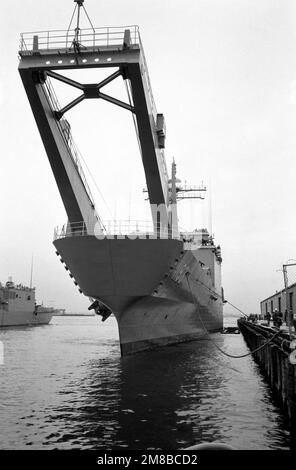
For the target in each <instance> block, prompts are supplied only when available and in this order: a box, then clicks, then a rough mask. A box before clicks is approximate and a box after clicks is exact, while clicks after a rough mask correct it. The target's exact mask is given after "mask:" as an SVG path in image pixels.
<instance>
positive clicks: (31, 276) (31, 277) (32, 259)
mask: <svg viewBox="0 0 296 470" xmlns="http://www.w3.org/2000/svg"><path fill="white" fill-rule="evenodd" d="M33 261H34V255H33V253H32V258H31V275H30V289H32V280H33Z"/></svg>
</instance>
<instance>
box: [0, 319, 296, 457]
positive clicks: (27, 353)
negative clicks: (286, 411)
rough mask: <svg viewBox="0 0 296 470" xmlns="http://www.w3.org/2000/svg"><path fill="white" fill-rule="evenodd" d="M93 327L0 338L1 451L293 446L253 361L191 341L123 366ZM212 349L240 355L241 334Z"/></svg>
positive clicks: (66, 323) (66, 322)
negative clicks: (0, 350)
mask: <svg viewBox="0 0 296 470" xmlns="http://www.w3.org/2000/svg"><path fill="white" fill-rule="evenodd" d="M95 320H96V319H92V318H89V319H87V320H86V319H83V320H78V319H72V320H70V319H58V320H56V323H55V324H54V325H52V326H48V327H46V328H40V329H31V330H28V331H11V332H8V331H7V332H6V333H5V334H3V335H2V338H3V340H4V341H5V352H6V361H5V365H4V366H2V368H1V370H0V373H1V388H0V420H1V427H0V442H1V444H0V446H1V448H12V449H18V448H36V449H40V448H50V449H54V448H57V449H68V448H71V449H73V448H79V449H81V448H83V449H119V448H128V449H141V450H144V449H168V450H169V449H180V448H183V447H187V446H190V445H194V444H198V443H202V442H224V443H226V444H229V445H231V446H232V447H234V448H237V449H287V448H289V446H290V445H291V446H294V447H293V448H295V441H294V444H293V443H292V444H291V443H290V437H289V430H288V427H287V424H286V422H285V420H284V418H283V415H282V413H281V411H280V409H279V407H278V406H277V403H276V402H275V401H274V399H273V398H272V395H271V392H270V390H269V388H268V386H267V384H266V383H265V381H264V379H263V377H262V375H260V372H259V369H258V367H257V365H256V364H255V363H254V362H253V360H252V358H251V357H247V358H244V359H240V360H234V359H230V358H228V357H225V356H222V355H221V354H220V352H219V351H218V350H217V349H216V348H215V346H214V345H213V344H212V343H210V342H209V341H195V342H192V343H187V344H180V345H177V346H170V347H167V348H163V349H162V350H158V351H154V352H146V353H145V352H144V353H140V354H137V355H134V356H129V357H126V358H123V359H121V358H120V356H119V345H118V341H117V340H114V337H115V334H116V333H115V331H116V330H115V328H116V325H115V324H114V325H112V322H110V323H109V324H107V322H106V325H105V324H104V326H103V327H101V329H100V330H99V331H98V324H97V323H95ZM215 341H217V342H218V343H219V345H220V346H221V347H222V348H223V349H224V350H226V351H228V352H231V353H233V354H240V353H244V352H246V351H247V348H246V346H245V344H244V342H243V339H242V337H241V336H240V335H219V334H217V335H215Z"/></svg>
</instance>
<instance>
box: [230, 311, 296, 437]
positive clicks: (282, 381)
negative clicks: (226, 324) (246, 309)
mask: <svg viewBox="0 0 296 470" xmlns="http://www.w3.org/2000/svg"><path fill="white" fill-rule="evenodd" d="M238 327H239V329H240V331H241V333H242V335H243V337H244V339H245V341H246V343H247V345H248V346H249V348H250V350H251V351H255V350H256V349H258V348H260V346H263V344H264V343H266V342H267V341H270V342H269V343H268V344H267V345H266V346H264V347H262V348H261V349H258V350H257V351H255V352H254V353H253V357H254V359H255V361H256V362H257V363H258V364H259V366H260V367H261V369H262V371H263V373H264V375H265V377H266V378H267V380H268V382H269V384H270V386H271V388H272V390H273V391H274V393H275V394H276V396H277V398H278V399H279V401H280V403H281V405H282V408H283V411H284V413H285V414H286V416H287V417H288V419H289V423H290V425H291V427H292V429H293V428H295V425H296V365H294V364H292V363H291V360H290V355H291V352H292V351H293V349H294V345H295V343H294V344H293V343H292V341H293V339H295V336H294V335H293V337H291V336H290V335H289V334H288V333H287V332H286V331H279V333H278V335H276V336H275V337H273V336H274V335H275V333H276V331H277V330H276V329H274V328H271V327H267V326H263V325H260V324H258V323H251V322H250V321H247V320H245V319H243V318H240V319H239V320H238ZM291 343H292V344H291Z"/></svg>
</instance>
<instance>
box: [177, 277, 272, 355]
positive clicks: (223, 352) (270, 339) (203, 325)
mask: <svg viewBox="0 0 296 470" xmlns="http://www.w3.org/2000/svg"><path fill="white" fill-rule="evenodd" d="M189 274H190V273H189V272H187V273H186V279H187V283H188V287H189V290H190V292H191V296H192V299H193V303H194V304H195V306H196V307H197V309H196V310H197V313H198V316H199V319H200V322H201V324H202V327H203V329H204V331H205V333H206V336H207V337H208V339H209V340H210V341H211V342H212V343H213V344H214V346H215V347H216V348H217V349H218V350H219V351H220V352H221V353H222V354H224V356H227V357H231V358H232V359H241V358H243V357H247V356H251V354H254V353H255V352H257V351H260V349H263V348H265V346H267V345H268V344H269V343H271V341H272V340H273V339H274V338H275V337H276V336H278V335H279V333H280V332H281V331H280V330H279V331H277V332H276V333H275V334H274V335H272V337H271V338H269V339H268V340H267V341H266V342H265V343H264V344H261V346H259V347H258V348H256V349H254V350H253V351H250V352H248V353H246V354H241V355H238V356H236V355H233V354H229V353H227V352H226V351H223V349H221V348H220V346H218V344H217V343H216V342H215V341H214V340H213V338H212V337H211V335H210V333H209V331H208V330H207V327H206V326H205V324H204V322H203V319H202V317H201V315H200V313H199V309H198V306H197V303H196V300H195V297H194V295H193V292H192V289H191V285H190V282H189V278H188V275H189ZM198 282H199V283H200V284H202V285H204V286H205V287H207V286H206V285H205V284H203V283H202V282H201V281H198ZM207 289H208V290H209V291H212V290H211V289H210V288H208V287H207ZM212 292H214V291H212ZM215 295H218V294H217V293H216V292H215ZM220 297H222V296H220ZM228 303H229V304H230V302H228ZM230 305H232V304H230ZM232 306H233V307H234V308H236V309H237V310H239V311H240V312H241V313H243V312H242V311H241V310H240V309H238V308H237V307H235V306H234V305H232ZM243 314H244V315H245V316H247V315H246V314H245V313H243Z"/></svg>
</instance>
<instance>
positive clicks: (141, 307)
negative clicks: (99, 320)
mask: <svg viewBox="0 0 296 470" xmlns="http://www.w3.org/2000/svg"><path fill="white" fill-rule="evenodd" d="M117 321H118V328H119V337H120V347H121V354H122V355H123V356H125V355H128V354H133V353H135V352H139V351H144V350H147V349H155V348H158V347H161V346H167V345H170V344H175V343H182V342H188V341H193V340H197V339H202V338H205V337H206V336H207V332H208V331H209V332H215V331H221V329H222V326H223V325H222V321H221V319H220V318H219V316H217V317H215V316H214V315H213V314H212V312H210V311H209V310H208V309H205V308H204V307H202V306H201V305H199V306H197V305H196V304H193V303H190V302H188V303H186V302H184V301H181V300H180V302H177V301H173V302H172V301H169V300H160V299H157V298H145V299H141V300H140V301H138V302H136V304H135V305H134V306H133V307H132V308H129V309H127V311H125V312H124V313H123V314H122V315H117Z"/></svg>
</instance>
